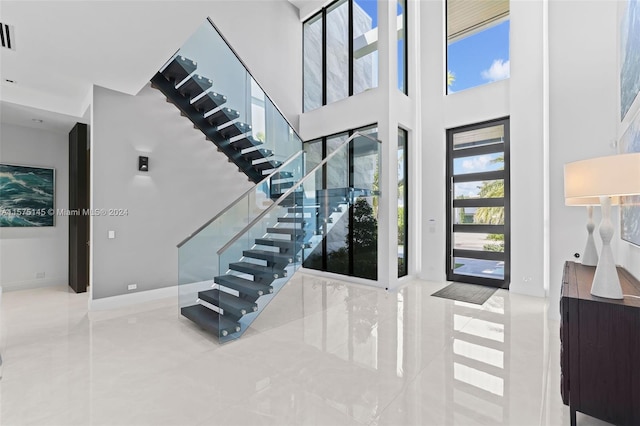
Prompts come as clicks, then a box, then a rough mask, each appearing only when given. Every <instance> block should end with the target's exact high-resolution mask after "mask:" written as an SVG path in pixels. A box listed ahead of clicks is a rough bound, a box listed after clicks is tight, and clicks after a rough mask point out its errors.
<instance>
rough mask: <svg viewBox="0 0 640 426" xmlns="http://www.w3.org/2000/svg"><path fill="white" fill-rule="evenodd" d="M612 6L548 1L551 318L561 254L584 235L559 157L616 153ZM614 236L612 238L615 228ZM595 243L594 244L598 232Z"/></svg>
mask: <svg viewBox="0 0 640 426" xmlns="http://www.w3.org/2000/svg"><path fill="white" fill-rule="evenodd" d="M616 8H617V5H616V2H606V1H564V0H551V2H550V3H549V48H550V50H549V56H550V58H549V64H550V76H551V78H550V90H549V92H550V99H549V103H550V106H549V110H550V111H549V112H550V143H549V168H550V171H549V180H550V211H551V221H550V233H551V241H550V293H549V302H550V309H549V315H550V316H551V317H555V318H557V317H558V316H559V314H558V309H556V307H557V306H558V300H559V298H560V284H561V279H562V265H563V263H564V262H565V261H566V260H574V257H573V254H574V253H582V252H583V250H584V244H585V242H586V235H587V234H586V229H585V225H586V211H585V209H584V207H566V206H565V205H564V184H563V179H564V178H563V167H564V164H565V163H567V162H571V161H576V160H581V159H586V158H591V157H597V156H601V155H611V154H615V148H613V147H612V146H611V143H612V142H613V141H614V140H615V137H616V127H617V121H618V120H617V117H616V114H617V111H618V95H617V79H618V71H617V65H616V58H617V53H616V34H617V31H618V30H617V25H616V22H617V18H616ZM578 11H579V12H578ZM569 28H570V29H571V30H570V31H568V30H567V29H569ZM595 210H596V214H595V221H596V223H599V220H600V211H599V209H598V208H596V209H595ZM612 216H613V219H614V221H615V223H614V227H615V228H614V229H616V230H618V229H619V227H618V225H617V218H618V209H617V208H614V209H613V212H612ZM596 234H597V232H596ZM616 235H617V238H618V237H619V233H618V232H616ZM596 245H597V246H598V250H600V237H599V236H598V235H596ZM614 249H615V244H614ZM614 255H615V253H614ZM615 258H616V259H619V257H618V256H615ZM636 259H637V258H636Z"/></svg>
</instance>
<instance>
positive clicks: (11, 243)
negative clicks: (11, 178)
mask: <svg viewBox="0 0 640 426" xmlns="http://www.w3.org/2000/svg"><path fill="white" fill-rule="evenodd" d="M0 161H1V162H2V163H9V164H20V165H26V166H39V167H51V168H54V169H55V179H56V188H55V191H56V192H55V206H56V208H58V209H66V208H68V207H69V135H68V134H66V133H61V132H53V131H47V130H40V129H33V128H28V127H22V126H15V125H10V124H6V123H2V139H1V143H0ZM68 242H69V218H68V217H65V216H58V217H56V218H55V226H53V227H46V228H0V286H2V288H3V289H4V290H5V291H7V290H14V289H16V290H17V289H24V288H31V287H39V286H44V285H58V284H66V283H67V282H68V270H69V267H68V247H69V243H68ZM42 272H44V274H45V275H44V278H38V279H36V274H37V273H42Z"/></svg>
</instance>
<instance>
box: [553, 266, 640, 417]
mask: <svg viewBox="0 0 640 426" xmlns="http://www.w3.org/2000/svg"><path fill="white" fill-rule="evenodd" d="M594 273H595V267H594V266H583V265H581V264H579V263H575V262H567V263H566V264H565V266H564V274H563V278H562V296H561V298H560V315H561V319H560V365H561V377H560V388H561V389H560V391H561V394H562V401H563V402H564V403H565V404H566V405H569V407H570V409H571V425H572V426H573V425H575V424H576V411H579V412H581V413H584V414H587V415H589V416H592V417H596V418H598V419H601V420H604V421H607V422H611V423H613V424H616V425H640V299H638V298H635V297H625V298H624V300H614V299H605V298H601V297H596V296H592V295H591V292H590V291H591V283H592V281H593V275H594ZM618 276H619V277H620V284H621V285H622V293H623V294H625V295H633V296H639V297H640V282H639V281H638V280H637V279H635V278H634V277H633V276H632V275H631V274H630V273H629V272H627V271H626V270H625V269H623V268H618Z"/></svg>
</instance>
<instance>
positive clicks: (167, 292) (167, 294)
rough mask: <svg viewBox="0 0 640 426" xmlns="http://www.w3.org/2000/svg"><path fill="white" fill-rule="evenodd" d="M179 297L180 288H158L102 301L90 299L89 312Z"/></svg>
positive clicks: (173, 286) (105, 298)
mask: <svg viewBox="0 0 640 426" xmlns="http://www.w3.org/2000/svg"><path fill="white" fill-rule="evenodd" d="M171 297H173V298H177V297H178V286H176V285H172V286H169V287H163V288H158V289H155V290H147V291H139V292H136V293H131V294H121V295H118V296H111V297H103V298H101V299H89V311H103V310H107V309H117V308H122V307H126V306H131V305H136V304H139V303H145V302H152V301H154V300H160V299H168V298H171Z"/></svg>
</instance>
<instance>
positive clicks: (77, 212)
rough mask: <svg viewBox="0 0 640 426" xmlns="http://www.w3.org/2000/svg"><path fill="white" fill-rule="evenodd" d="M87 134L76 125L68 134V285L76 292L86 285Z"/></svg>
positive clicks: (83, 126)
mask: <svg viewBox="0 0 640 426" xmlns="http://www.w3.org/2000/svg"><path fill="white" fill-rule="evenodd" d="M88 140H89V131H88V126H87V125H86V124H82V123H77V124H76V125H75V126H74V127H73V129H71V132H69V211H70V212H71V214H70V215H69V286H70V287H71V288H72V289H73V291H75V292H76V293H83V292H85V291H87V286H88V285H89V219H90V216H89V215H88V214H87V215H85V214H83V211H84V210H88V209H89V151H88Z"/></svg>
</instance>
